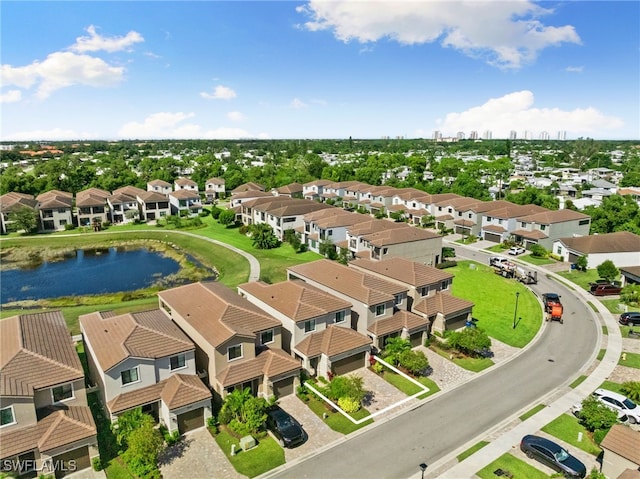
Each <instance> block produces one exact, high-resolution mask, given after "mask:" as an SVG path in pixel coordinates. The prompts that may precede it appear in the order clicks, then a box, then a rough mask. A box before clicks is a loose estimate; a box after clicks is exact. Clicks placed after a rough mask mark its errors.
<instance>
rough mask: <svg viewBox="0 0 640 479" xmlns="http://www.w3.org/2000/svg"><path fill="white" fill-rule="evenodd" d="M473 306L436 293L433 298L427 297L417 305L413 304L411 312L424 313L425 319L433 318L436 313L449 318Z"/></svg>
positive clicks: (446, 294) (458, 299) (450, 296)
mask: <svg viewBox="0 0 640 479" xmlns="http://www.w3.org/2000/svg"><path fill="white" fill-rule="evenodd" d="M473 306H474V304H473V303H472V302H471V301H467V300H466V299H462V298H457V297H455V296H452V295H450V294H449V293H442V292H440V291H438V292H437V293H436V294H434V295H433V296H427V297H426V298H424V299H422V300H420V301H418V302H417V303H414V305H413V310H414V311H417V312H419V313H424V314H426V315H427V317H432V316H435V315H436V314H438V313H441V314H443V315H444V316H449V315H451V314H455V313H461V312H463V311H465V310H467V309H469V308H473Z"/></svg>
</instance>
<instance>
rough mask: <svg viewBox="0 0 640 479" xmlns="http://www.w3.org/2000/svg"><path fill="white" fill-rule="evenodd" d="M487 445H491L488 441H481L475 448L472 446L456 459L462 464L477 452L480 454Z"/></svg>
mask: <svg viewBox="0 0 640 479" xmlns="http://www.w3.org/2000/svg"><path fill="white" fill-rule="evenodd" d="M487 444H489V442H488V441H480V442H478V443H476V444H474V445H473V446H471V447H470V448H469V449H467V450H466V451H464V452H461V453H460V454H458V455H457V456H456V459H457V460H458V462H462V461H464V460H465V459H466V458H467V457H469V456H471V455H473V454H475V453H476V452H478V451H479V450H480V449H482V448H483V447H484V446H486V445H487Z"/></svg>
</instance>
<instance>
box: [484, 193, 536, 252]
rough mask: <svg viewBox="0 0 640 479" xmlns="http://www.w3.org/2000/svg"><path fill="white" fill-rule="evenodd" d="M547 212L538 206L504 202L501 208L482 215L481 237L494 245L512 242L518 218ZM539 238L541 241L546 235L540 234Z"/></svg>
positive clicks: (492, 209)
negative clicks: (512, 234) (512, 233)
mask: <svg viewBox="0 0 640 479" xmlns="http://www.w3.org/2000/svg"><path fill="white" fill-rule="evenodd" d="M545 211H548V210H547V209H546V208H543V207H542V206H538V205H516V204H515V203H510V202H508V201H504V202H502V203H501V205H500V207H499V208H491V209H490V210H487V211H485V212H484V213H483V214H482V215H481V218H480V234H479V236H480V238H481V239H484V240H486V241H491V242H493V243H502V242H503V241H507V240H510V239H512V238H511V232H512V231H515V230H516V229H518V226H517V220H516V218H519V217H523V216H526V215H532V214H535V213H542V212H545ZM528 236H529V237H530V236H532V235H531V234H529V235H528ZM538 236H539V239H541V238H542V237H543V236H545V234H544V232H540V233H538ZM531 239H533V238H531Z"/></svg>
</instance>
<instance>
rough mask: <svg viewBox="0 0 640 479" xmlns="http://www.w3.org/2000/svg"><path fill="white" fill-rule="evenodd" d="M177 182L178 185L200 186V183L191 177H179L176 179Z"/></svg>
mask: <svg viewBox="0 0 640 479" xmlns="http://www.w3.org/2000/svg"><path fill="white" fill-rule="evenodd" d="M175 184H176V185H178V186H198V183H196V182H195V181H193V180H192V179H190V178H178V179H176V181H175Z"/></svg>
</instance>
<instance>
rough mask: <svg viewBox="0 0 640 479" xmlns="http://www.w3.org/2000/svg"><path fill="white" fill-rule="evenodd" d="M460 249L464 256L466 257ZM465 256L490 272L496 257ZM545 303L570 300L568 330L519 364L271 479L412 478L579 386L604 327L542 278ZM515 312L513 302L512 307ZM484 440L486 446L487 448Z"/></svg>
mask: <svg viewBox="0 0 640 479" xmlns="http://www.w3.org/2000/svg"><path fill="white" fill-rule="evenodd" d="M458 246H459V245H456V249H458V250H459V253H463V252H462V250H461V249H459V248H458ZM463 255H464V256H467V257H470V258H472V259H475V260H477V261H479V262H482V263H484V264H487V258H488V257H489V255H488V254H484V253H480V252H477V251H474V252H467V250H465V253H463ZM538 280H539V283H538V284H537V285H535V286H533V287H532V290H533V291H534V292H535V293H537V294H538V295H539V294H541V293H543V292H546V291H555V292H558V293H560V294H561V295H562V302H563V304H564V309H565V318H566V320H565V322H564V324H562V325H561V324H560V323H557V322H552V323H545V325H544V326H543V331H542V333H541V334H540V335H539V336H538V338H537V340H536V341H535V343H534V344H532V345H531V346H530V347H529V348H528V349H526V350H524V351H523V352H522V353H521V354H519V355H518V356H516V357H515V358H514V359H513V360H511V361H509V362H507V363H504V364H503V365H501V366H500V367H497V368H495V369H489V370H488V371H486V372H485V373H484V374H482V375H479V376H478V377H481V378H482V379H481V380H478V379H477V378H475V379H474V380H471V381H469V382H467V383H465V384H463V385H461V386H459V387H458V388H456V389H454V390H451V391H447V392H444V393H441V394H436V395H434V396H433V397H432V399H431V400H427V401H426V402H424V403H423V404H421V405H420V406H418V407H417V408H415V409H413V410H411V411H408V412H406V413H404V414H402V415H399V416H398V417H396V418H395V419H393V420H390V421H387V422H382V423H379V424H377V425H375V424H374V426H372V427H369V428H366V429H364V430H363V431H362V432H361V433H359V434H355V435H354V436H353V437H350V438H348V439H345V440H341V441H339V442H338V443H336V444H335V445H332V446H331V447H329V448H328V449H326V450H323V451H321V452H319V453H318V454H316V455H315V456H313V457H310V458H309V459H307V460H306V461H304V462H301V463H298V464H294V465H292V466H291V467H289V468H287V469H285V470H282V471H279V472H276V473H274V474H271V475H269V474H268V476H269V477H278V478H310V479H311V478H314V479H315V478H317V479H324V478H328V477H329V478H334V479H337V478H349V479H354V478H365V477H366V478H407V477H411V476H415V475H416V472H419V468H418V465H419V464H421V463H427V464H432V463H434V462H436V461H437V460H439V459H442V458H444V457H445V456H447V455H448V454H449V453H450V452H451V451H454V450H456V449H457V448H459V447H460V446H462V445H464V444H465V443H467V442H469V441H471V440H472V439H474V438H476V437H478V438H479V439H480V438H483V437H486V435H487V432H489V431H491V430H492V429H493V428H495V427H496V426H497V425H499V424H500V423H503V422H504V421H505V420H507V419H509V418H512V417H514V416H515V415H517V414H521V413H522V411H523V410H526V409H528V408H529V407H532V406H533V405H535V404H538V403H539V402H540V401H541V398H543V397H544V396H546V395H547V394H549V393H551V392H553V391H554V390H556V389H557V388H560V387H561V386H565V385H567V384H568V383H569V382H571V381H572V380H573V379H575V378H576V377H577V376H578V375H579V373H580V372H581V370H582V369H583V368H584V366H585V364H586V363H587V362H588V361H589V360H590V359H591V358H592V357H593V354H594V351H595V348H596V345H597V340H598V328H599V326H598V324H597V323H596V320H595V318H594V315H593V313H592V312H591V310H590V309H589V308H588V306H587V305H585V304H584V303H583V302H582V301H581V300H580V299H579V298H578V297H577V295H576V294H575V293H574V292H572V291H571V290H569V289H568V288H566V287H565V286H563V285H561V284H559V283H557V282H555V281H552V280H550V279H548V278H547V277H546V276H545V275H544V273H542V274H539V277H538ZM508 307H509V308H511V307H512V304H511V302H509V305H508ZM479 439H478V440H479Z"/></svg>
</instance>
